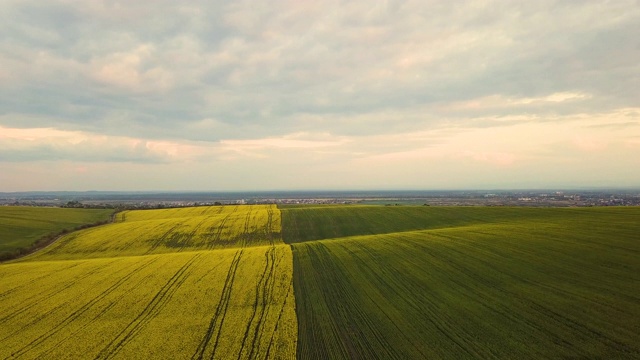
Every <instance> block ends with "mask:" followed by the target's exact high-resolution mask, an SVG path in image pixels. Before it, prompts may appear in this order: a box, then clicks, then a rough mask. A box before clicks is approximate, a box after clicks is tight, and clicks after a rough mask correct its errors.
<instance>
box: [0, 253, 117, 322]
mask: <svg viewBox="0 0 640 360" xmlns="http://www.w3.org/2000/svg"><path fill="white" fill-rule="evenodd" d="M115 261H116V260H114V261H111V262H109V263H106V264H104V265H102V266H100V267H96V268H94V269H92V270H91V271H88V272H86V273H84V274H82V275H80V276H78V277H76V278H74V279H73V281H69V282H67V283H66V284H65V285H64V286H62V287H60V288H54V290H53V291H52V292H49V293H47V294H43V293H40V294H38V295H40V296H38V297H34V298H32V299H31V300H32V301H31V302H26V303H25V302H23V303H22V304H20V305H21V306H22V307H21V308H19V309H17V310H14V311H10V312H9V313H8V314H7V315H6V316H4V317H1V318H0V323H3V322H5V321H8V320H11V319H13V318H15V317H16V316H18V315H20V314H22V313H24V312H25V311H27V310H29V309H32V308H33V307H34V306H35V305H36V304H38V303H39V302H41V301H42V299H43V298H51V297H52V296H56V295H58V294H59V293H61V292H63V291H65V290H67V289H68V288H70V287H72V286H74V285H75V284H77V283H78V282H80V281H82V280H84V279H86V278H88V277H90V276H91V275H93V274H95V273H98V272H100V271H101V270H102V269H104V268H106V267H108V266H110V265H111V264H113V263H114V262H115Z"/></svg>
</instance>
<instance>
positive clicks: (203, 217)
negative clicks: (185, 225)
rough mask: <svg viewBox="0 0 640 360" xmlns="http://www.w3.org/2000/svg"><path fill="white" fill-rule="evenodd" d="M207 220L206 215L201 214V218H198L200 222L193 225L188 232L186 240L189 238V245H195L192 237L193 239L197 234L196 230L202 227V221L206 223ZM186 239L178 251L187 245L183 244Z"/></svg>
mask: <svg viewBox="0 0 640 360" xmlns="http://www.w3.org/2000/svg"><path fill="white" fill-rule="evenodd" d="M205 212H206V211H205ZM207 220H209V219H208V218H207V217H206V216H202V220H200V222H199V223H198V224H197V225H196V226H194V227H193V230H192V231H191V232H190V233H189V235H188V239H187V241H188V240H189V239H191V245H192V246H193V245H195V243H194V241H193V239H195V237H196V235H197V234H198V230H199V229H200V228H201V227H202V225H203V224H204V223H206V222H207ZM187 241H185V242H184V243H183V244H182V245H183V246H181V247H180V248H179V249H178V252H180V251H182V250H184V249H186V248H187V246H185V244H186V243H187Z"/></svg>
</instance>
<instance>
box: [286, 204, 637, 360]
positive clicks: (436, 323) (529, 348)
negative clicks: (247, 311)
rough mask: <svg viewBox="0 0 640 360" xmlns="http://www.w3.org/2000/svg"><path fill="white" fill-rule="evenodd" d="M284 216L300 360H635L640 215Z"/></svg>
mask: <svg viewBox="0 0 640 360" xmlns="http://www.w3.org/2000/svg"><path fill="white" fill-rule="evenodd" d="M347 214H351V215H347ZM282 217H283V220H282V221H283V236H284V240H285V241H287V242H290V243H292V244H293V249H294V250H293V251H294V288H295V290H296V303H297V305H296V306H297V313H298V324H299V336H298V357H299V358H302V359H324V358H362V359H374V358H380V359H392V358H396V359H408V358H445V359H446V358H451V359H458V358H531V359H537V358H569V357H585V358H638V357H640V345H639V344H640V295H639V294H640V261H639V260H638V259H639V255H640V209H638V208H593V209H523V208H426V207H404V208H383V207H379V208H375V207H354V206H351V207H332V206H325V207H315V208H284V209H283V211H282ZM385 218H386V219H387V220H388V222H385ZM351 219H357V220H358V221H357V222H356V223H349V221H350V220H351ZM419 219H422V222H420V220H419ZM448 223H449V224H451V225H452V226H450V227H447V226H446V224H448ZM420 228H422V229H420ZM371 232H379V234H375V235H371V234H370V233H371ZM363 234H364V235H363ZM323 236H331V237H332V238H331V239H326V240H317V241H311V240H312V239H319V238H322V237H323ZM301 240H306V242H304V241H301Z"/></svg>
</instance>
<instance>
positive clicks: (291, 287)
mask: <svg viewBox="0 0 640 360" xmlns="http://www.w3.org/2000/svg"><path fill="white" fill-rule="evenodd" d="M292 289H293V277H291V282H290V283H289V289H288V290H287V294H286V295H285V296H284V300H283V301H282V307H281V308H280V313H279V314H278V320H276V327H275V328H274V329H273V332H272V333H271V339H269V346H268V347H267V354H266V355H265V359H270V357H269V354H271V347H272V346H273V337H274V336H275V334H276V333H277V332H278V326H280V321H281V320H282V314H284V309H285V308H286V306H287V300H289V294H290V293H291V290H292Z"/></svg>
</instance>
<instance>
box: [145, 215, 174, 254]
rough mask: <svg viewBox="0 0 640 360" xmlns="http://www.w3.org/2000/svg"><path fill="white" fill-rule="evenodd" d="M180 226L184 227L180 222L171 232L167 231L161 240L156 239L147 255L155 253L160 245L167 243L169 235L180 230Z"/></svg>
mask: <svg viewBox="0 0 640 360" xmlns="http://www.w3.org/2000/svg"><path fill="white" fill-rule="evenodd" d="M160 226H161V225H160ZM180 226H182V223H181V222H178V223H176V224H175V225H173V226H172V227H171V228H170V229H169V230H167V231H166V232H165V233H164V234H162V236H160V237H159V238H157V239H156V241H154V242H153V244H152V245H151V247H150V248H149V250H147V252H146V253H145V254H149V253H151V252H153V251H154V250H155V249H157V248H158V247H159V246H160V245H162V244H163V243H165V242H166V241H167V239H168V238H169V234H171V233H173V231H174V230H175V229H177V228H179V227H180Z"/></svg>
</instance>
